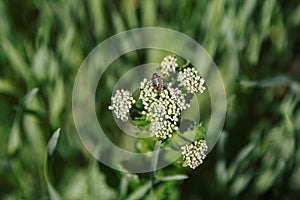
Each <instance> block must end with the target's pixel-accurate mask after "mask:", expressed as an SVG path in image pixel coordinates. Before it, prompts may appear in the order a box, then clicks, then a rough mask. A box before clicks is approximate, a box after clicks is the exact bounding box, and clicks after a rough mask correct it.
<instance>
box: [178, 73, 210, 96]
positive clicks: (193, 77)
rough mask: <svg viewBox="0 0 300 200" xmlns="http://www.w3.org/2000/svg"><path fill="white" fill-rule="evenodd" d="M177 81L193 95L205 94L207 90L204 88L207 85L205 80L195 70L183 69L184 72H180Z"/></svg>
mask: <svg viewBox="0 0 300 200" xmlns="http://www.w3.org/2000/svg"><path fill="white" fill-rule="evenodd" d="M177 80H178V81H180V82H181V85H183V86H184V87H185V88H186V89H187V91H189V92H191V93H198V92H200V93H203V92H204V90H205V89H206V88H205V87H204V86H203V85H204V83H205V80H204V78H202V77H201V76H199V75H198V71H197V70H196V69H195V68H190V67H189V68H185V69H183V71H181V72H179V75H178V78H177Z"/></svg>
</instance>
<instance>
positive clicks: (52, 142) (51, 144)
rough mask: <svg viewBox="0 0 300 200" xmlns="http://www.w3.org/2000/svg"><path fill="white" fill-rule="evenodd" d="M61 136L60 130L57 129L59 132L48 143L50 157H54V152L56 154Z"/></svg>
mask: <svg viewBox="0 0 300 200" xmlns="http://www.w3.org/2000/svg"><path fill="white" fill-rule="evenodd" d="M59 134H60V128H59V129H57V130H56V131H55V132H54V133H53V135H52V137H51V138H50V140H49V142H48V146H47V148H48V154H49V155H52V154H53V152H54V149H55V148H56V145H57V140H58V137H59Z"/></svg>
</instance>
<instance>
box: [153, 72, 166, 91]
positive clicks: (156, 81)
mask: <svg viewBox="0 0 300 200" xmlns="http://www.w3.org/2000/svg"><path fill="white" fill-rule="evenodd" d="M151 82H152V86H153V87H154V89H156V90H157V91H159V92H161V91H162V90H163V89H164V83H163V79H162V78H161V77H160V76H159V75H158V74H157V73H154V74H153V75H152V78H151Z"/></svg>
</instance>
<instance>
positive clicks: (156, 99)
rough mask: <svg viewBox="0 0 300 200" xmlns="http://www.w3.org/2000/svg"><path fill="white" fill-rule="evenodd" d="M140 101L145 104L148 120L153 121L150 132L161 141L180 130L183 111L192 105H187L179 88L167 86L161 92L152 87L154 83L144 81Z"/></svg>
mask: <svg viewBox="0 0 300 200" xmlns="http://www.w3.org/2000/svg"><path fill="white" fill-rule="evenodd" d="M140 88H141V91H140V97H139V98H140V99H141V100H142V102H143V105H144V109H145V111H144V112H143V114H146V116H147V118H148V119H149V120H150V121H151V125H150V131H151V132H152V133H154V135H155V136H156V137H158V138H161V139H167V138H168V137H171V136H172V132H173V131H176V130H178V126H177V123H178V121H179V116H180V113H181V111H183V110H186V109H187V108H188V107H189V106H190V105H189V104H188V103H186V101H185V98H184V95H183V94H182V93H181V91H180V90H179V89H178V88H175V89H174V88H172V87H171V84H169V85H167V86H166V88H164V89H163V90H162V91H161V92H158V91H157V90H156V89H154V87H153V86H152V82H151V81H149V80H147V79H144V80H143V81H142V82H141V87H140Z"/></svg>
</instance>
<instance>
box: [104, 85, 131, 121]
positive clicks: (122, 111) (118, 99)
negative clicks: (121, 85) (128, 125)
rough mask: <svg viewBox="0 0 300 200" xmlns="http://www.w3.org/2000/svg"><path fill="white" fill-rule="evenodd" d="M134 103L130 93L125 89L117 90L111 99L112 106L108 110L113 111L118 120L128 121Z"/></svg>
mask: <svg viewBox="0 0 300 200" xmlns="http://www.w3.org/2000/svg"><path fill="white" fill-rule="evenodd" d="M134 103H135V100H134V98H133V97H132V95H131V94H130V93H129V91H127V90H124V89H121V90H116V93H115V95H114V96H113V97H111V106H109V107H108V109H109V110H113V112H114V113H115V115H116V117H117V118H118V119H121V120H122V121H127V120H128V114H129V109H130V108H131V107H132V104H134Z"/></svg>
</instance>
